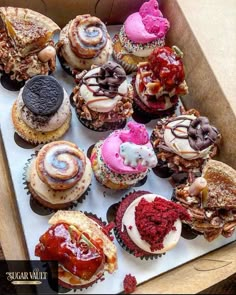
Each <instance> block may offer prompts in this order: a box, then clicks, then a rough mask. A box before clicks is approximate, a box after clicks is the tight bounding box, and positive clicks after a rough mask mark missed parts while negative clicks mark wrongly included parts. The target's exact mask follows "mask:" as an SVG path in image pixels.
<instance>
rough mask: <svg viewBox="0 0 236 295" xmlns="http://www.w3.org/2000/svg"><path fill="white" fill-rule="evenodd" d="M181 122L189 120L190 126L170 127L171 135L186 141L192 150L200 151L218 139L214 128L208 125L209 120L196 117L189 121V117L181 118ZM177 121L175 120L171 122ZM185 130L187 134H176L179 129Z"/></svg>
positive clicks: (217, 133)
mask: <svg viewBox="0 0 236 295" xmlns="http://www.w3.org/2000/svg"><path fill="white" fill-rule="evenodd" d="M181 119H183V120H182V122H183V121H185V120H189V121H190V124H189V127H187V126H186V125H185V124H181V121H180V123H179V124H176V125H174V126H172V127H171V132H172V134H173V135H174V136H175V137H177V138H182V139H188V141H189V144H190V146H191V148H192V149H194V150H196V151H202V150H204V149H206V148H208V147H209V146H211V145H212V144H214V143H215V142H216V140H217V138H218V137H219V131H218V130H217V128H216V127H214V126H212V125H210V124H209V120H208V118H206V117H198V118H196V119H191V118H189V117H182V118H181ZM176 120H179V118H176V119H174V120H172V121H176ZM181 127H182V128H187V133H185V132H183V133H182V134H181V132H176V131H180V128H181Z"/></svg>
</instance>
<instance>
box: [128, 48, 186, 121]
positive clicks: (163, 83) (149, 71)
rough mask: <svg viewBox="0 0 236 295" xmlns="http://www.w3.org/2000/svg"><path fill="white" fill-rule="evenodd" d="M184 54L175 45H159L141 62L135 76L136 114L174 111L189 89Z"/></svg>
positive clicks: (154, 115)
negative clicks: (159, 46)
mask: <svg viewBox="0 0 236 295" xmlns="http://www.w3.org/2000/svg"><path fill="white" fill-rule="evenodd" d="M182 57H183V54H182V52H181V51H180V50H179V48H177V47H176V46H173V47H172V48H170V47H167V46H165V47H161V48H158V47H157V48H156V49H154V50H153V52H152V53H151V55H150V56H149V58H148V61H147V62H142V63H139V64H138V70H137V74H136V76H135V77H134V78H133V88H134V104H133V107H134V115H141V116H143V117H145V118H146V119H150V120H152V119H156V118H160V117H164V116H167V115H171V114H173V113H174V112H175V109H176V106H177V105H178V102H179V98H180V96H183V95H186V94H187V93H188V86H187V84H186V81H185V72H184V65H183V60H182Z"/></svg>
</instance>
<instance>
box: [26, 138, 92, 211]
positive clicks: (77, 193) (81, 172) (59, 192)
mask: <svg viewBox="0 0 236 295" xmlns="http://www.w3.org/2000/svg"><path fill="white" fill-rule="evenodd" d="M26 175H27V179H26V183H27V188H28V190H29V191H30V193H31V196H32V197H33V198H34V199H35V200H37V201H38V202H39V203H40V204H42V205H43V206H44V207H46V208H51V209H55V210H57V209H64V208H69V207H70V206H72V205H73V204H74V203H75V202H77V201H78V200H79V199H80V198H82V197H83V196H84V195H85V193H86V191H87V189H88V187H89V185H90V183H91V178H92V169H91V163H90V161H89V159H88V158H87V157H86V156H85V155H84V153H83V152H82V150H81V149H80V148H78V147H77V146H76V145H75V144H74V143H72V142H68V141H54V142H51V143H48V144H46V145H44V146H43V147H42V148H41V149H40V151H39V152H38V154H37V155H36V156H35V157H33V159H32V160H31V162H30V164H29V165H27V173H26Z"/></svg>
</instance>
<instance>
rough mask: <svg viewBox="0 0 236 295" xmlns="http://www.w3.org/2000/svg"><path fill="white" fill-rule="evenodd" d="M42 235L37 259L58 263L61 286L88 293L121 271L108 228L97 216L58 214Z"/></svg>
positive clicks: (36, 247)
mask: <svg viewBox="0 0 236 295" xmlns="http://www.w3.org/2000/svg"><path fill="white" fill-rule="evenodd" d="M49 224H50V228H49V229H48V230H47V231H46V232H45V233H44V234H42V235H41V237H40V238H39V243H38V244H37V245H36V246H35V255H36V256H38V257H40V259H41V260H46V261H47V260H48V261H52V260H56V261H58V284H59V286H62V287H64V288H68V289H85V288H88V287H89V286H92V285H93V284H94V283H96V282H98V281H99V280H104V279H105V277H104V274H105V273H106V272H109V273H110V274H112V273H113V272H115V271H116V269H117V250H116V246H115V245H114V243H113V242H112V241H111V238H110V236H109V235H108V230H107V229H106V227H105V225H104V224H103V223H102V222H101V221H100V219H99V218H97V217H96V216H94V215H91V214H87V213H83V212H80V211H58V212H57V213H55V214H54V215H53V216H52V217H51V218H50V220H49Z"/></svg>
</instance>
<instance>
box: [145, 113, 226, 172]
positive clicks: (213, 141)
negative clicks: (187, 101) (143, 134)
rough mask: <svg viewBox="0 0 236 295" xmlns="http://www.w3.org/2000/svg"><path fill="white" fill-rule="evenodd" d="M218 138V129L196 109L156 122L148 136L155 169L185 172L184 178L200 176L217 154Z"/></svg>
mask: <svg viewBox="0 0 236 295" xmlns="http://www.w3.org/2000/svg"><path fill="white" fill-rule="evenodd" d="M220 137H221V136H220V133H219V131H218V130H217V128H216V127H214V126H212V125H211V124H210V123H209V120H208V118H206V117H202V116H200V114H199V113H198V112H197V111H196V110H189V111H187V112H185V113H184V114H182V115H179V116H173V117H167V118H164V119H161V120H159V121H158V122H157V125H156V127H155V128H154V130H153V132H152V135H151V142H152V144H153V147H154V149H155V151H156V155H157V158H158V165H157V170H159V172H160V173H161V172H163V171H165V170H168V172H169V173H170V174H171V173H177V174H178V173H183V172H185V173H187V176H188V175H190V174H192V173H193V174H199V173H201V171H202V168H203V167H204V165H205V164H206V162H207V161H208V160H209V159H210V158H212V157H214V156H215V155H216V153H217V144H218V142H219V140H220ZM159 175H160V174H159ZM166 176H169V175H166Z"/></svg>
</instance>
